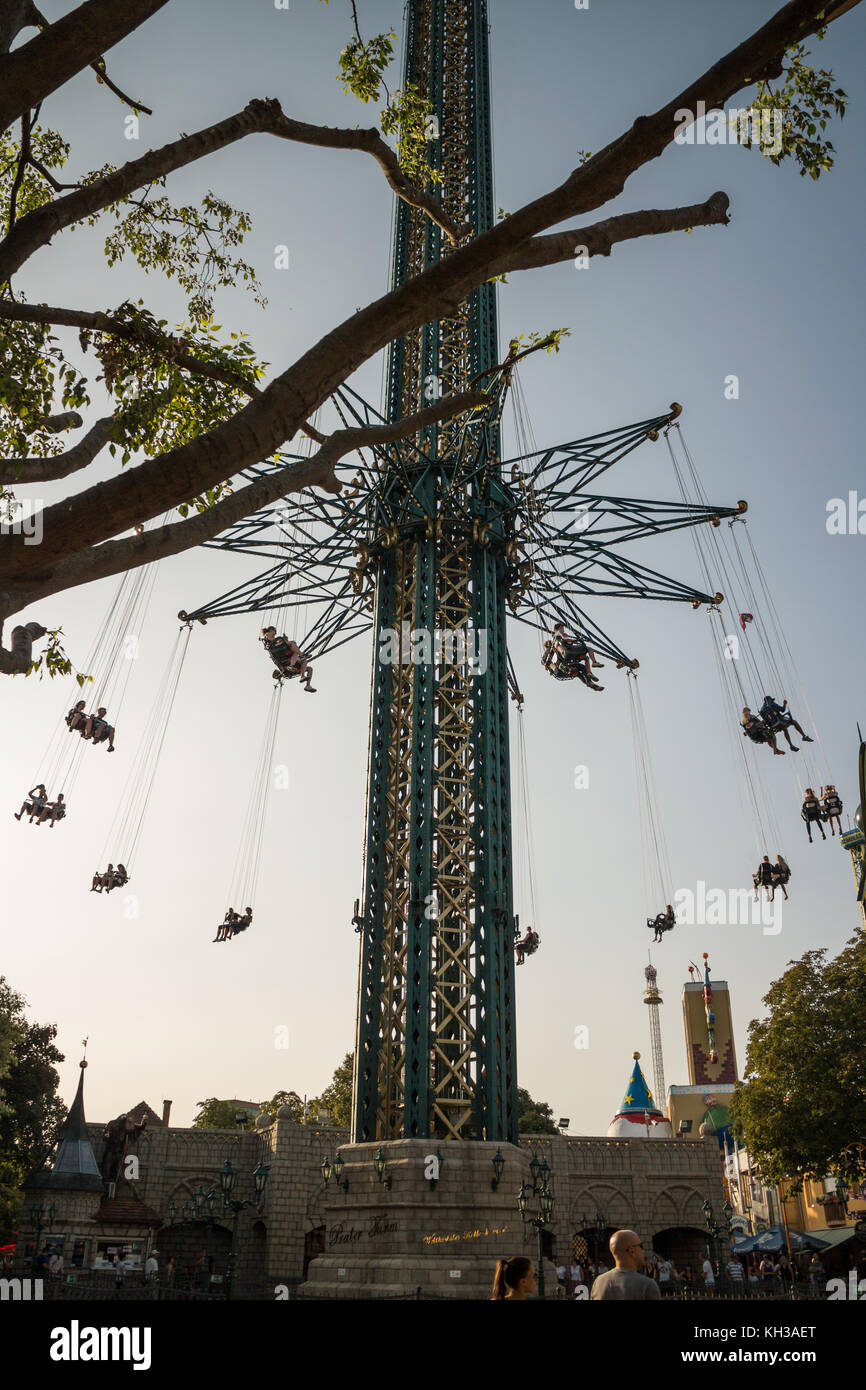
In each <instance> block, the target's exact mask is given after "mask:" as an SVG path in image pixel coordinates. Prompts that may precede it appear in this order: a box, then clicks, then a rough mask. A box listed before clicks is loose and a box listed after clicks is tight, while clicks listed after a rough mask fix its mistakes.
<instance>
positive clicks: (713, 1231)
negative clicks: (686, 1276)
mask: <svg viewBox="0 0 866 1390" xmlns="http://www.w3.org/2000/svg"><path fill="white" fill-rule="evenodd" d="M733 1214H734V1211H733V1207H732V1206H731V1204H730V1202H725V1205H724V1206H723V1208H722V1223H723V1224H720V1223H719V1222H718V1221H716V1219H715V1215H714V1213H713V1208H712V1206H711V1204H710V1202H709V1201H706V1202H704V1220H705V1221H706V1223H707V1231H708V1233H709V1236H710V1239H711V1240H712V1242H713V1250H714V1251H715V1256H716V1279H717V1280H718V1286H719V1293H721V1294H724V1293H725V1291H726V1287H727V1286H726V1284H725V1266H724V1265H723V1263H722V1253H721V1251H722V1244H721V1240H722V1236H725V1238H726V1241H727V1249H728V1252H729V1253H730V1249H731V1218H732V1217H733Z"/></svg>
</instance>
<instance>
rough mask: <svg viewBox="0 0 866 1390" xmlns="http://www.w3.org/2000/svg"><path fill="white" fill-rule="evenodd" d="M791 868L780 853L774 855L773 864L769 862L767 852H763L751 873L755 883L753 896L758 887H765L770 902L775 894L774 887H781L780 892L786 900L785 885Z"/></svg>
mask: <svg viewBox="0 0 866 1390" xmlns="http://www.w3.org/2000/svg"><path fill="white" fill-rule="evenodd" d="M790 878H791V870H790V869H789V867H788V865H787V864H786V862H785V860H784V859H783V858H782V856H781V854H777V855H776V862H775V864H771V863H770V856H769V854H765V855H764V857H763V859H762V860H761V862H760V864H759V865H758V867H757V869H756V870H755V872H754V873H753V874H752V882H753V883H754V885H755V897H756V898H757V896H758V889H759V888H765V889H766V890H767V897H768V898H769V899H770V902H772V901H773V899H774V897H775V895H776V889H777V888H781V890H782V894H783V896H784V898H785V901H786V902H787V899H788V894H787V891H786V887H785V885H786V884H787V883H788V882H789V881H790Z"/></svg>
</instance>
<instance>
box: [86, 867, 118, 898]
mask: <svg viewBox="0 0 866 1390" xmlns="http://www.w3.org/2000/svg"><path fill="white" fill-rule="evenodd" d="M113 880H114V865H113V864H109V866H108V868H107V869H106V870H105V873H104V874H101V873H100V872H99V870H98V869H97V871H96V873H95V874H94V875H93V882H92V883H91V885H90V891H91V893H102V892H103V891H105V892H108V893H110V892H111V886H112V883H113Z"/></svg>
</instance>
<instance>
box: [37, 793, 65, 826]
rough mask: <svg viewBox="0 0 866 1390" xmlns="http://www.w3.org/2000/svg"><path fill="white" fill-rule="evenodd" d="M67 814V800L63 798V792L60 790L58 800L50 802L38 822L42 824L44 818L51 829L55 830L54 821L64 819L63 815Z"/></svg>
mask: <svg viewBox="0 0 866 1390" xmlns="http://www.w3.org/2000/svg"><path fill="white" fill-rule="evenodd" d="M65 815H66V802H65V801H64V800H63V792H58V793H57V800H56V801H49V802H48V804H47V805H46V806H45V808H44V810H43V812H42V814H41V816H40V817H39V819H38V821H37V822H36V824H37V825H41V824H42V822H43V821H44V820H47V821H48V828H49V830H53V829H54V822H55V821H57V820H63V817H64V816H65Z"/></svg>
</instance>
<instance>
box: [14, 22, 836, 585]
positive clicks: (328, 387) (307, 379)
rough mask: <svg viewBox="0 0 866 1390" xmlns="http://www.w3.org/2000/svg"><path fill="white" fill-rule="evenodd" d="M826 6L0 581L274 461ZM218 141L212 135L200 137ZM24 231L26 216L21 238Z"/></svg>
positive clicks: (376, 311) (66, 521) (79, 505)
mask: <svg viewBox="0 0 866 1390" xmlns="http://www.w3.org/2000/svg"><path fill="white" fill-rule="evenodd" d="M823 3H825V4H826V0H823ZM822 8H823V6H822V0H790V3H788V4H786V5H785V6H783V8H782V9H781V10H780V11H779V12H778V13H777V14H776V15H775V16H773V18H772V19H771V20H770V21H769V22H768V23H767V24H765V25H764V26H763V27H762V28H761V29H759V30H758V31H757V32H756V33H755V34H753V35H752V36H751V37H750V38H748V39H746V40H745V41H744V42H743V43H742V44H740V45H739V46H738V47H737V48H735V49H733V50H732V51H731V52H730V53H728V54H727V55H726V56H725V57H724V58H722V59H721V60H720V61H719V62H718V63H716V64H714V66H713V67H712V68H710V69H709V70H708V71H707V72H706V73H704V74H703V76H702V77H700V78H698V79H697V80H696V81H695V82H693V83H691V84H690V86H688V87H687V88H685V89H684V91H682V92H681V93H680V94H679V95H678V96H677V97H675V98H674V99H673V100H672V101H671V102H668V103H667V104H666V105H665V106H663V107H662V108H660V109H659V110H658V111H656V112H655V113H654V114H653V115H651V116H644V117H640V118H638V120H636V121H635V122H634V124H633V125H632V126H631V128H630V129H629V130H628V131H626V132H625V133H624V134H623V135H622V136H620V137H619V138H618V139H617V140H615V141H614V142H612V143H611V144H610V145H608V146H607V147H606V148H605V149H603V150H601V151H600V152H599V153H598V154H597V155H595V156H593V158H591V159H590V160H588V161H587V162H586V163H585V164H583V165H582V166H581V167H580V168H579V169H577V170H575V171H574V172H573V173H572V174H570V175H569V177H568V178H567V179H566V180H565V182H564V183H562V184H561V185H560V186H559V187H558V188H555V189H553V190H552V191H551V192H550V193H548V194H546V195H544V196H543V197H541V198H538V199H535V200H534V201H533V202H531V203H529V204H527V205H525V206H524V207H523V208H521V209H519V210H518V211H517V212H515V213H514V214H513V215H512V216H511V217H509V218H507V219H505V220H504V221H503V222H500V223H499V224H497V226H495V227H493V228H491V229H490V230H489V231H487V232H485V233H483V234H482V235H481V236H478V237H476V238H474V239H472V240H470V241H469V242H468V243H467V244H466V245H465V246H461V247H460V248H459V249H456V250H455V251H454V252H453V253H452V254H451V255H449V256H447V257H445V258H443V259H442V260H440V261H439V262H438V263H437V264H435V265H433V266H431V267H429V268H428V269H427V270H425V271H424V272H423V273H422V274H420V275H417V276H415V277H414V278H413V279H410V280H409V281H407V282H406V283H405V284H403V285H401V286H400V287H399V288H398V289H396V290H393V291H391V292H390V293H389V294H386V295H384V296H382V297H381V298H380V299H378V300H376V301H375V302H373V303H371V304H369V305H367V306H366V307H365V308H364V309H362V310H360V311H359V312H358V313H356V314H354V315H352V316H351V317H350V318H348V319H347V320H345V321H344V322H343V323H342V324H340V325H339V326H338V327H336V328H335V329H333V330H332V331H331V332H330V333H328V334H326V335H325V336H324V337H323V338H322V339H320V340H319V342H317V343H316V344H315V345H314V346H313V347H311V348H310V349H309V350H308V351H307V352H306V353H304V354H303V356H302V357H301V358H299V359H298V361H297V362H295V363H294V364H293V365H292V366H291V367H289V368H288V369H287V370H286V371H285V372H283V374H282V375H281V376H279V377H278V378H276V380H275V381H273V382H272V383H271V384H270V385H269V386H268V387H267V388H266V389H265V390H264V391H263V392H262V394H261V396H260V397H258V398H257V399H256V400H255V401H253V402H251V403H250V404H248V405H247V406H245V407H243V408H242V409H241V410H240V411H238V413H237V414H236V415H235V416H233V418H232V419H230V420H228V421H226V422H225V423H224V424H222V425H220V426H218V427H217V428H216V429H213V430H211V431H209V432H207V433H205V434H202V435H200V436H198V437H197V438H196V439H194V440H191V441H189V442H188V443H186V444H184V445H182V446H179V447H178V448H175V449H172V450H169V451H168V452H167V453H165V454H163V455H161V456H159V457H158V458H155V459H152V460H149V461H147V462H145V463H143V464H141V465H139V466H138V467H136V468H133V469H130V470H127V471H126V472H125V473H124V474H122V475H120V476H118V477H115V478H112V479H110V480H109V481H108V482H106V483H103V484H100V485H99V487H98V488H90V489H87V490H86V491H84V492H82V493H80V494H78V495H77V496H75V497H72V498H67V499H65V500H64V501H62V502H60V503H58V504H56V505H55V506H53V507H49V508H48V509H46V511H45V513H44V515H43V521H44V526H45V535H46V540H47V541H48V545H49V546H50V548H51V552H52V557H53V560H54V561H55V579H54V581H53V584H52V579H51V578H50V577H49V576H48V573H47V569H46V560H45V557H43V556H41V555H40V554H38V553H34V552H36V551H38V550H39V547H29V548H27V549H25V548H24V546H23V544H22V541H21V538H20V537H17V536H14V535H13V536H7V537H3V538H2V539H0V583H2V585H3V587H4V588H6V589H8V590H10V591H13V590H14V592H15V593H17V594H18V595H19V596H20V597H22V598H26V597H27V595H28V591H29V590H30V589H31V586H32V584H33V582H34V580H35V579H36V577H37V576H38V582H39V586H40V587H39V594H44V593H48V592H54V591H56V590H57V589H59V588H62V587H64V586H68V585H69V584H72V583H76V584H77V583H82V582H85V580H86V579H87V578H88V577H95V575H96V571H95V570H94V568H93V566H94V564H95V560H96V553H97V552H94V551H90V552H88V549H87V547H89V546H92V545H95V544H97V543H98V542H100V541H104V540H106V539H107V538H108V537H111V536H117V535H119V534H120V533H121V532H123V531H124V530H127V529H128V528H129V526H130V525H132V524H133V523H134V522H137V521H143V520H146V519H148V518H150V517H153V516H156V515H158V514H160V513H161V512H164V511H167V510H169V508H172V507H175V506H177V505H178V504H179V503H180V502H181V501H184V500H186V499H188V498H189V497H191V496H195V495H197V494H198V493H200V492H202V491H203V490H205V489H206V488H208V487H212V486H215V485H217V484H218V483H221V482H223V481H225V479H227V478H229V477H231V476H232V475H233V474H234V473H236V472H237V471H238V470H239V469H240V468H243V467H245V466H247V465H248V464H251V463H254V462H257V461H259V460H260V459H262V458H266V457H268V456H269V455H270V454H273V453H274V452H275V450H277V449H278V448H279V447H280V446H281V444H282V443H283V442H284V441H285V440H286V439H290V438H292V437H293V435H294V434H295V433H296V431H297V430H298V429H299V428H301V427H302V426H303V423H304V421H305V420H308V419H309V418H310V416H311V415H312V414H313V413H314V412H315V410H316V409H317V408H318V406H319V405H320V404H321V403H322V402H323V401H324V400H326V399H327V398H328V397H329V396H330V395H331V394H332V393H333V392H334V391H335V390H336V389H337V387H339V386H340V385H341V384H342V383H343V382H344V381H345V380H346V379H347V377H348V376H349V375H350V374H351V373H352V372H353V371H355V370H356V369H357V368H358V367H359V366H360V365H361V364H362V363H363V362H365V361H367V360H368V359H369V358H370V357H372V356H373V355H374V354H375V353H376V352H378V351H379V350H380V349H381V348H383V347H385V346H386V345H387V344H388V343H389V342H391V341H393V340H394V339H395V338H399V337H400V336H401V335H403V334H405V333H407V332H409V331H410V330H412V329H414V328H417V327H419V326H420V325H421V324H423V323H425V322H428V321H430V320H431V319H434V318H437V317H447V316H449V315H453V314H454V313H455V312H456V311H457V308H458V307H459V305H460V303H461V302H462V301H463V300H465V298H466V296H467V294H468V293H470V292H471V290H473V289H474V288H476V287H477V286H478V285H479V284H481V283H482V282H483V281H485V280H486V279H489V277H490V275H491V273H496V269H497V267H498V266H499V265H500V264H501V263H503V262H504V261H505V260H506V259H507V256H508V255H509V254H510V253H512V252H514V251H516V250H517V249H518V248H520V247H521V246H522V245H523V244H524V243H525V242H527V241H529V239H530V238H532V237H534V236H535V235H536V234H537V233H539V232H541V231H543V230H544V229H545V228H548V227H551V226H555V225H556V224H557V223H560V222H562V221H564V220H566V219H567V218H569V217H572V216H579V215H581V214H582V213H585V212H586V211H588V210H590V209H592V208H595V207H597V206H599V205H601V204H604V203H606V202H607V201H609V200H610V199H612V198H614V197H615V196H617V195H618V194H619V193H620V192H621V190H622V188H623V186H624V185H625V183H626V181H627V180H628V178H629V177H630V176H631V174H632V173H634V172H635V171H636V170H637V169H638V168H640V167H642V166H643V165H644V164H646V163H647V162H648V161H650V160H651V159H655V158H657V157H658V155H659V154H661V153H662V151H663V150H664V149H665V147H666V146H667V145H668V144H670V143H671V141H672V140H673V137H674V132H675V130H676V129H677V128H678V123H677V122H676V121H675V119H674V118H675V114H676V112H677V111H678V110H680V109H681V108H684V107H685V108H688V109H690V110H696V108H697V102H698V100H703V101H705V102H706V105H707V108H708V109H714V108H715V107H717V106H721V105H723V104H724V102H725V101H726V100H727V99H728V98H729V97H731V96H732V95H734V94H735V93H736V92H738V91H740V90H741V89H742V87H743V86H745V85H748V84H749V83H750V82H751V81H753V80H754V77H753V75H754V73H756V72H760V71H762V70H763V69H764V68H766V67H767V65H768V64H769V63H771V62H772V61H773V60H774V59H775V58H778V57H779V55H780V54H782V53H784V51H785V50H786V49H787V48H788V47H789V46H790V45H791V43H793V42H796V41H798V40H799V39H801V38H803V37H804V36H805V35H806V34H808V33H811V32H813V31H814V30H815V29H816V28H818V27H820V26H821V25H822V24H823V23H825V22H826V21H825V19H824V18H823V15H822ZM248 109H249V108H248ZM211 134H212V132H205V133H204V135H203V137H202V138H210V135H211ZM70 196H71V197H72V198H78V197H79V196H81V195H79V194H73V195H70ZM60 201H61V202H65V201H67V200H60ZM35 215H39V214H35ZM24 225H25V219H22V221H21V222H20V223H19V225H18V228H17V229H16V232H15V233H14V234H13V235H17V234H18V233H19V232H20V231H21V229H22V228H23V227H24ZM289 490H291V489H289ZM102 548H103V547H100V549H102ZM46 549H47V547H46ZM73 574H74V575H75V576H76V577H75V578H72V577H71V576H72V575H73ZM46 586H52V587H46Z"/></svg>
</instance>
